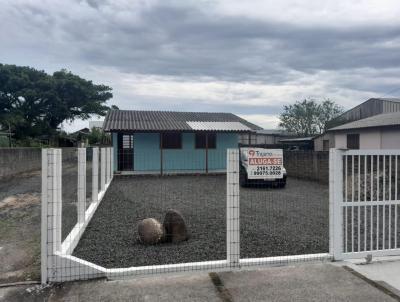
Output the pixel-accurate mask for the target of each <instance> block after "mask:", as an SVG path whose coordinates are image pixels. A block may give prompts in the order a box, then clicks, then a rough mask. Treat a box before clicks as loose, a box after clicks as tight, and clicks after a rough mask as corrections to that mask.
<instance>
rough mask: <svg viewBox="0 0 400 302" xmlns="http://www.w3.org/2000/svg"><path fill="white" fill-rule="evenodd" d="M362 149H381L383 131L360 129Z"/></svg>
mask: <svg viewBox="0 0 400 302" xmlns="http://www.w3.org/2000/svg"><path fill="white" fill-rule="evenodd" d="M359 133H360V149H381V132H380V131H379V130H374V131H360V132H359Z"/></svg>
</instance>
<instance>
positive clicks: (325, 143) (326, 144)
mask: <svg viewBox="0 0 400 302" xmlns="http://www.w3.org/2000/svg"><path fill="white" fill-rule="evenodd" d="M322 150H323V151H329V139H324V140H323V141H322Z"/></svg>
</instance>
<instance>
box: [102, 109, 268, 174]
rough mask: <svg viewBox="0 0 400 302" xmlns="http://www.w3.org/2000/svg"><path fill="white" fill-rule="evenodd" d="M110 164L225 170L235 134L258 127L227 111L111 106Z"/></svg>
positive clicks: (140, 169)
mask: <svg viewBox="0 0 400 302" xmlns="http://www.w3.org/2000/svg"><path fill="white" fill-rule="evenodd" d="M103 128H104V131H106V132H110V133H111V134H112V143H113V150H114V167H115V170H116V171H118V172H121V173H133V174H144V173H157V174H163V173H204V172H205V173H208V172H222V171H225V169H226V153H227V149H228V148H237V147H238V141H239V134H243V133H251V132H253V131H255V130H259V129H261V128H260V127H258V126H256V125H254V124H252V123H250V122H248V121H246V120H244V119H242V118H240V117H238V116H236V115H234V114H231V113H210V112H176V111H136V110H111V111H109V112H108V114H107V116H106V117H105V120H104V126H103Z"/></svg>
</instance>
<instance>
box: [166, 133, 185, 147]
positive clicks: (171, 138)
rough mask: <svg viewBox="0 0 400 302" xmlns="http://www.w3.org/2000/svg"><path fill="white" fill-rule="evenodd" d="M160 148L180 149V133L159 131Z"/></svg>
mask: <svg viewBox="0 0 400 302" xmlns="http://www.w3.org/2000/svg"><path fill="white" fill-rule="evenodd" d="M161 148H163V149H181V148H182V133H180V132H165V133H161Z"/></svg>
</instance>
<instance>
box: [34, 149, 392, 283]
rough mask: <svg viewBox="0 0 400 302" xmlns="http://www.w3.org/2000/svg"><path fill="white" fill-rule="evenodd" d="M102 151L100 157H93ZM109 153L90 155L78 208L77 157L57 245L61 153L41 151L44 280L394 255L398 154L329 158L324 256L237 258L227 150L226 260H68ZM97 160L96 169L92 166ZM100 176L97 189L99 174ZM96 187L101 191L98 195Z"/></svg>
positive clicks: (106, 180) (234, 166)
mask: <svg viewBox="0 0 400 302" xmlns="http://www.w3.org/2000/svg"><path fill="white" fill-rule="evenodd" d="M99 151H100V152H99ZM112 152H113V150H112V149H111V148H102V149H101V150H99V149H97V148H94V149H93V169H92V171H93V174H92V178H93V182H92V198H91V199H92V200H91V204H90V206H89V207H88V208H87V209H86V208H85V206H84V203H85V196H86V188H85V184H86V182H85V179H86V177H87V175H86V168H85V165H86V150H85V149H79V151H78V164H79V166H78V194H77V203H78V205H77V209H78V222H77V224H76V225H75V227H74V228H73V229H72V231H71V232H70V234H69V235H68V236H67V238H66V239H65V240H64V241H63V242H62V240H61V238H62V237H61V225H62V224H61V216H62V215H61V214H62V198H61V197H62V195H61V175H62V173H61V169H62V166H61V163H62V161H61V151H60V150H58V149H45V150H43V153H42V162H43V171H42V174H43V176H42V177H43V179H42V194H43V196H42V281H43V282H62V281H68V280H81V279H89V278H95V277H107V278H109V279H120V278H128V277H131V276H136V275H144V274H159V273H174V272H193V271H200V270H202V271H218V270H227V269H240V268H241V267H244V266H246V267H248V266H260V265H274V264H282V263H290V262H296V261H310V260H326V259H330V258H331V257H332V256H333V257H334V258H335V259H336V260H340V259H346V258H358V257H365V256H367V255H369V254H371V255H377V256H383V255H400V246H399V245H400V242H399V241H398V233H399V230H400V226H399V223H400V221H399V219H398V205H399V204H400V198H399V194H400V189H399V177H400V176H399V173H400V168H399V164H400V159H399V156H400V151H399V150H393V151H388V150H375V151H374V150H336V149H332V150H331V152H330V171H329V172H330V187H329V190H330V191H329V215H330V216H329V217H330V218H329V253H319V254H307V255H293V256H277V257H265V258H247V259H244V258H241V255H240V190H239V188H240V187H239V150H238V149H229V150H228V154H227V181H226V213H227V214H226V258H225V259H223V260H217V261H203V262H191V263H178V264H164V265H151V266H138V267H125V268H105V267H102V266H99V265H95V264H93V263H90V262H88V261H85V260H82V259H80V258H77V257H75V256H72V255H71V254H72V252H73V250H74V248H75V247H76V246H77V244H78V242H79V240H80V238H81V236H82V234H83V232H84V230H85V228H86V226H87V225H88V223H89V221H90V219H91V218H92V216H93V214H94V212H95V211H96V209H97V207H98V205H99V203H100V202H101V200H102V198H103V196H104V194H105V192H106V191H107V189H108V187H109V185H110V183H111V181H112V179H113V172H112V171H113V160H112V158H113V156H112ZM99 157H100V159H101V160H100V169H99V167H97V163H98V160H99ZM99 170H100V183H99V182H98V174H96V173H98V171H99ZM99 188H100V190H99Z"/></svg>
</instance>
